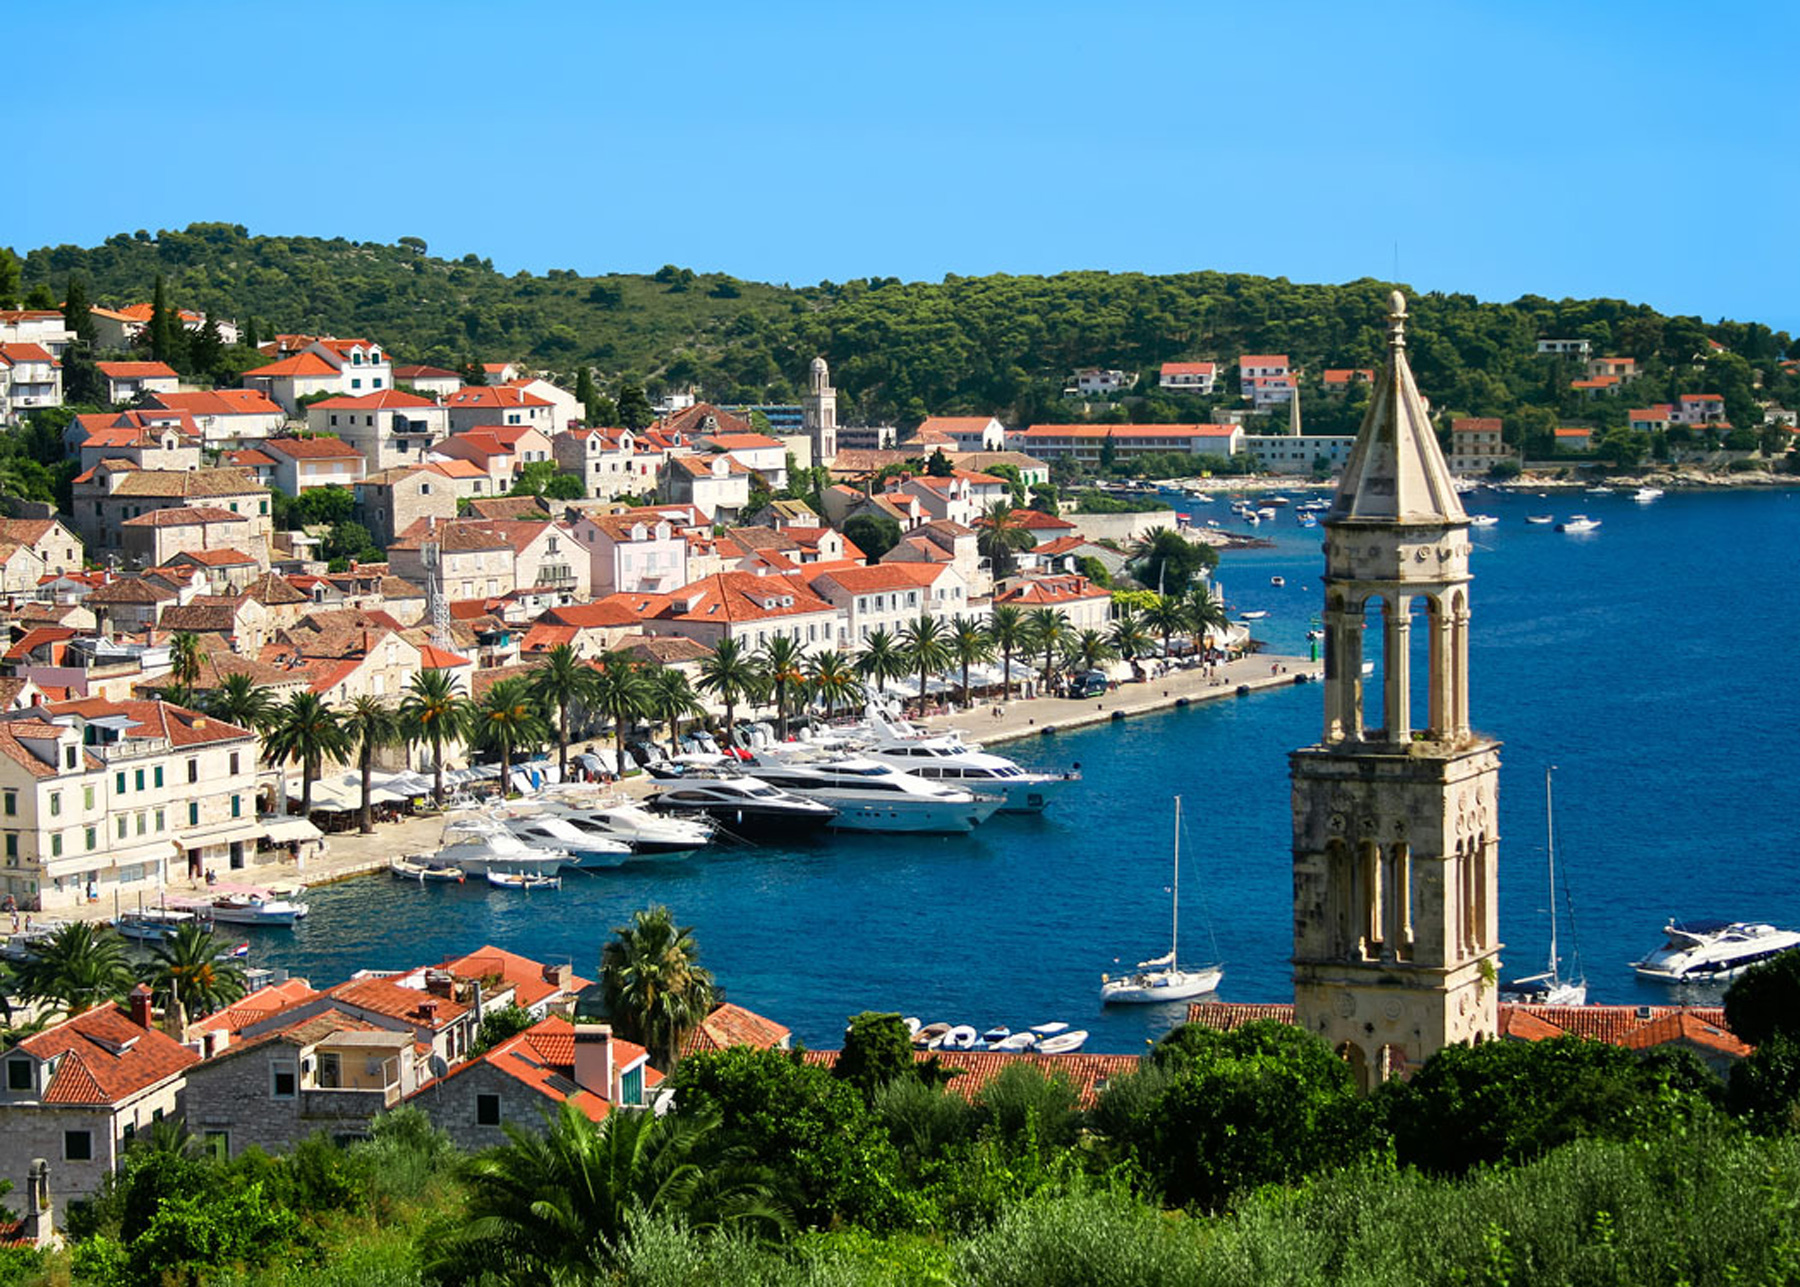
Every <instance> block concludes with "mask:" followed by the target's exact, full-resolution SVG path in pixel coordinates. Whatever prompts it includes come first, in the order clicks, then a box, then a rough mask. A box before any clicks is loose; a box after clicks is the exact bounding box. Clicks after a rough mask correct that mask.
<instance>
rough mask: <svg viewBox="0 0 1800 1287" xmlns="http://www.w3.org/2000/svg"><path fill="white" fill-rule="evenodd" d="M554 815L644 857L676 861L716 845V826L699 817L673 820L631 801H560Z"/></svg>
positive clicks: (556, 805)
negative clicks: (713, 844) (683, 856)
mask: <svg viewBox="0 0 1800 1287" xmlns="http://www.w3.org/2000/svg"><path fill="white" fill-rule="evenodd" d="M550 812H551V813H553V814H555V815H557V816H559V817H564V818H567V819H568V820H569V821H570V822H573V823H574V824H575V825H576V826H578V827H584V828H589V829H591V830H592V831H594V832H596V833H598V834H599V835H602V836H605V837H607V838H608V839H611V840H616V841H619V842H620V843H622V844H626V845H629V846H630V847H631V851H632V853H634V854H638V855H640V856H643V857H665V858H675V857H679V856H681V855H683V854H691V853H693V852H694V850H696V849H702V848H705V847H706V846H707V845H709V844H711V843H712V838H713V827H712V824H711V823H709V822H706V821H703V820H701V819H699V818H672V817H668V816H666V815H663V814H656V813H652V812H650V810H648V809H646V808H644V807H643V806H642V805H639V804H636V803H633V802H632V801H629V800H615V801H609V802H603V803H600V804H596V805H591V806H589V805H581V804H576V803H573V802H560V803H557V804H553V805H551V806H550Z"/></svg>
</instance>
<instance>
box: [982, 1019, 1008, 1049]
mask: <svg viewBox="0 0 1800 1287" xmlns="http://www.w3.org/2000/svg"><path fill="white" fill-rule="evenodd" d="M1010 1036H1012V1029H1011V1028H1009V1027H1007V1026H1006V1025H1005V1024H1003V1023H1001V1024H995V1025H994V1026H993V1027H992V1028H989V1029H988V1030H987V1031H986V1032H984V1033H982V1034H981V1044H982V1045H984V1046H989V1047H992V1046H998V1045H999V1044H1000V1043H1001V1042H1002V1041H1005V1040H1006V1039H1007V1038H1008V1037H1010Z"/></svg>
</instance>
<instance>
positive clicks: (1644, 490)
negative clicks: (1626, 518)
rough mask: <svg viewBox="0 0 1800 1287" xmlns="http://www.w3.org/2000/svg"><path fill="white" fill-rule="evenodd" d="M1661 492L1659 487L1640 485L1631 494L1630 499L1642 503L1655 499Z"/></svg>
mask: <svg viewBox="0 0 1800 1287" xmlns="http://www.w3.org/2000/svg"><path fill="white" fill-rule="evenodd" d="M1662 494H1663V489H1662V488H1660V487H1640V488H1638V489H1637V490H1636V491H1635V492H1633V493H1632V494H1631V499H1632V500H1634V501H1637V502H1638V503H1640V504H1644V503H1647V502H1649V501H1653V500H1656V499H1657V498H1658V497H1660V496H1661V495H1662Z"/></svg>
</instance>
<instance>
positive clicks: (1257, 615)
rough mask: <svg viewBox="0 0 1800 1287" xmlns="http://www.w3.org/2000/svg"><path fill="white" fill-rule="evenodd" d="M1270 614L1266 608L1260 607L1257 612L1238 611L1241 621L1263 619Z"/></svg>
mask: <svg viewBox="0 0 1800 1287" xmlns="http://www.w3.org/2000/svg"><path fill="white" fill-rule="evenodd" d="M1268 615H1269V613H1268V610H1267V609H1266V608H1258V609H1257V610H1256V611H1255V612H1240V613H1238V619H1239V620H1240V621H1261V620H1262V619H1263V618H1264V617H1266V616H1268Z"/></svg>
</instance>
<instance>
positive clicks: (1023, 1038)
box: [994, 1032, 1038, 1050]
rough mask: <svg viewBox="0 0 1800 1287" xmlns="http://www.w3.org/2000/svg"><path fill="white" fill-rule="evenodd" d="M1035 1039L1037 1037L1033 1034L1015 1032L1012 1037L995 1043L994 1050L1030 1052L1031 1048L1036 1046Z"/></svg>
mask: <svg viewBox="0 0 1800 1287" xmlns="http://www.w3.org/2000/svg"><path fill="white" fill-rule="evenodd" d="M1037 1039H1038V1036H1037V1033H1035V1032H1015V1033H1013V1035H1012V1036H1010V1037H1008V1038H1006V1040H1004V1041H997V1042H995V1043H994V1049H995V1050H1030V1049H1031V1048H1032V1047H1033V1046H1035V1045H1037Z"/></svg>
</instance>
